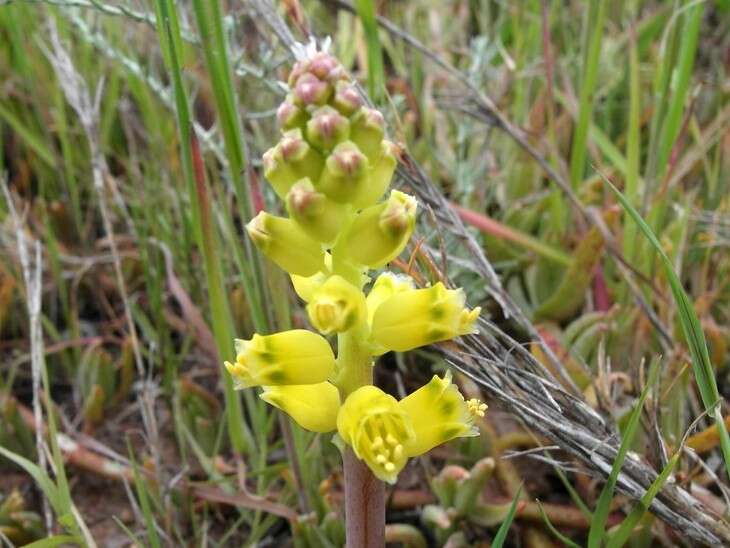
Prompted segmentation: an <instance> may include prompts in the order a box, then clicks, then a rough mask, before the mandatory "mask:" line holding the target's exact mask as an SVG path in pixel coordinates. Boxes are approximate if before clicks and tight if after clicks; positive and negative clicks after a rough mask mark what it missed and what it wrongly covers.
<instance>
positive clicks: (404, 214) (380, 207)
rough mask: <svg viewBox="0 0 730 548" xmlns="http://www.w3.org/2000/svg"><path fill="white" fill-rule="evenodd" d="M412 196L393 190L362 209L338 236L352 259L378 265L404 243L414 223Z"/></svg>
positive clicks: (368, 264) (414, 212)
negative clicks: (387, 195)
mask: <svg viewBox="0 0 730 548" xmlns="http://www.w3.org/2000/svg"><path fill="white" fill-rule="evenodd" d="M416 208H417V203H416V199H415V198H414V197H413V196H409V195H408V194H404V193H403V192H399V191H397V190H393V191H392V192H391V193H390V197H389V198H388V199H387V200H386V201H384V202H382V203H380V204H377V205H374V206H370V207H367V208H365V209H363V210H362V211H361V212H360V213H359V215H358V216H357V217H356V218H355V220H354V221H353V222H352V224H351V225H350V227H349V229H348V230H347V232H346V233H345V234H344V235H343V236H342V238H343V244H342V246H341V249H342V250H343V251H344V252H345V253H346V255H347V256H348V257H349V258H350V259H351V260H352V261H353V262H356V263H359V264H362V265H367V266H369V267H370V268H379V267H381V266H383V265H385V264H386V263H388V262H390V261H392V260H393V259H395V258H396V257H397V256H398V255H400V252H401V251H403V249H404V248H405V247H406V244H407V243H408V240H409V239H410V237H411V234H413V229H414V228H415V226H416Z"/></svg>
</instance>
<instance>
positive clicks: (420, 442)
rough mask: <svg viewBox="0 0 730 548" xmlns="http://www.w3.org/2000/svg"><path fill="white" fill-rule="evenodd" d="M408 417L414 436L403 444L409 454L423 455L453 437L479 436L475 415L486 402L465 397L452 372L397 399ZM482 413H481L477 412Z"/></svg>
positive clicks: (412, 455) (483, 408)
mask: <svg viewBox="0 0 730 548" xmlns="http://www.w3.org/2000/svg"><path fill="white" fill-rule="evenodd" d="M398 407H400V409H402V410H403V411H405V412H406V413H407V414H408V416H409V417H410V418H411V423H412V424H413V430H414V433H415V438H414V439H413V441H411V442H410V443H409V444H407V445H406V446H405V449H406V453H407V454H408V456H409V457H415V456H418V455H422V454H423V453H426V452H427V451H430V450H431V449H433V448H434V447H436V446H437V445H441V444H442V443H445V442H447V441H449V440H452V439H454V438H461V437H468V436H478V435H479V431H478V430H477V429H476V428H475V427H474V417H475V416H484V410H486V408H487V407H486V405H484V404H483V403H481V402H479V401H478V400H469V402H466V401H464V396H462V395H461V392H459V389H458V388H457V387H456V385H454V384H452V382H451V372H447V373H446V375H444V378H443V379H440V378H439V377H438V376H437V375H434V376H433V378H432V379H431V381H430V382H429V383H428V384H426V385H424V386H422V387H421V388H419V389H418V390H416V391H415V392H413V393H412V394H411V395H409V396H407V397H405V398H403V399H402V400H401V401H400V402H398ZM480 413H481V415H480Z"/></svg>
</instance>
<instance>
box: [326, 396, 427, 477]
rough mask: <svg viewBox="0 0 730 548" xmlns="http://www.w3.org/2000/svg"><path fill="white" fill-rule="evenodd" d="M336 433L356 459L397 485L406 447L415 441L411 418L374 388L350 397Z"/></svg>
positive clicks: (342, 412) (388, 397) (406, 458)
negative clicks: (350, 449)
mask: <svg viewBox="0 0 730 548" xmlns="http://www.w3.org/2000/svg"><path fill="white" fill-rule="evenodd" d="M337 431H338V432H339V434H340V437H342V439H343V440H344V442H345V443H347V444H348V445H349V446H350V447H352V450H353V451H354V453H355V456H357V458H359V459H360V460H362V461H365V463H366V464H367V465H368V467H370V469H371V470H372V471H373V474H375V476H377V477H378V478H379V479H381V480H383V481H386V482H388V483H395V481H396V478H397V477H398V473H399V472H400V471H401V470H402V469H403V467H404V466H405V465H406V461H407V460H408V455H407V454H406V447H408V446H409V445H411V444H412V443H414V441H415V434H414V431H413V426H412V424H411V417H409V416H408V414H407V413H406V412H405V411H404V410H403V409H401V408H400V406H399V405H398V402H397V401H396V399H395V398H394V397H393V396H389V395H388V394H386V393H385V392H383V391H382V390H380V389H379V388H377V387H375V386H363V387H361V388H358V389H357V390H355V391H354V392H353V393H352V394H350V395H349V396H348V398H347V400H345V403H344V404H343V405H342V408H341V409H340V413H339V415H338V416H337Z"/></svg>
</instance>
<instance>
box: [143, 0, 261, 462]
mask: <svg viewBox="0 0 730 548" xmlns="http://www.w3.org/2000/svg"><path fill="white" fill-rule="evenodd" d="M157 2H158V14H159V17H160V19H159V20H158V22H157V25H158V32H159V33H160V36H159V39H160V41H161V42H165V43H166V44H167V48H168V49H169V53H170V59H169V60H170V65H169V67H168V68H169V70H170V73H171V76H172V80H173V88H174V95H175V107H176V108H175V114H176V116H177V122H178V132H179V135H180V148H181V152H182V160H183V176H184V178H185V182H186V186H187V189H188V194H189V199H190V203H191V204H192V205H193V208H194V209H196V210H197V212H196V213H195V214H194V220H195V221H196V226H195V235H196V240H197V243H198V247H200V249H201V250H202V251H203V255H204V262H205V273H206V279H207V282H208V296H209V299H210V307H211V316H212V321H213V334H214V337H215V340H216V346H217V347H218V352H219V353H220V354H221V355H223V356H225V355H228V354H230V353H232V352H233V329H232V325H233V321H232V319H231V312H230V309H229V306H228V300H227V298H226V294H225V290H224V284H223V275H222V272H221V269H220V260H219V257H220V256H221V255H220V254H219V253H218V249H217V247H218V246H217V239H216V234H215V232H214V225H213V219H212V212H211V204H210V196H209V194H208V189H207V186H206V183H205V180H204V168H203V166H202V158H200V151H199V148H198V141H197V139H196V137H195V135H194V134H193V131H192V124H191V118H190V110H189V106H188V98H187V93H186V91H185V86H184V84H183V79H182V68H181V59H180V55H181V52H180V51H178V49H177V44H178V43H179V42H180V41H181V39H180V37H179V36H178V37H177V42H176V39H175V37H174V36H173V29H174V28H177V29H179V26H178V25H177V24H176V23H173V21H176V20H177V15H176V11H175V5H174V4H173V2H172V0H157ZM194 149H195V150H197V154H196V155H195V158H194V152H195V151H194ZM196 160H197V162H196ZM196 166H197V167H196ZM223 387H224V395H225V401H226V405H225V408H226V420H227V422H228V435H229V437H230V440H231V443H232V445H233V447H234V449H235V450H236V451H238V452H246V450H247V449H250V447H248V446H249V444H248V443H247V440H246V436H245V434H244V433H245V432H247V430H248V429H247V426H246V423H245V421H244V420H243V414H242V408H241V400H240V398H239V397H238V395H237V394H236V392H235V391H234V390H233V383H232V381H231V378H230V377H229V376H228V375H223Z"/></svg>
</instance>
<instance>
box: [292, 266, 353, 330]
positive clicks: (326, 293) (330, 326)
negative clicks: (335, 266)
mask: <svg viewBox="0 0 730 548" xmlns="http://www.w3.org/2000/svg"><path fill="white" fill-rule="evenodd" d="M307 314H309V321H311V322H312V325H313V326H314V327H315V328H316V329H317V330H318V331H319V332H320V333H324V334H325V335H327V334H329V333H333V332H334V333H342V332H344V331H347V330H348V329H352V328H353V327H356V326H357V325H360V324H361V323H363V322H364V321H365V317H366V314H367V312H366V307H365V295H363V293H362V291H360V290H359V289H358V288H357V287H355V286H354V285H352V284H351V283H350V282H348V281H347V280H345V279H344V278H343V277H342V276H330V277H329V278H328V279H327V281H326V282H324V283H323V284H322V285H321V286H319V287H318V288H317V289H315V290H314V292H313V294H312V298H311V300H310V301H309V304H308V305H307Z"/></svg>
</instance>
